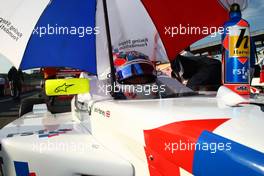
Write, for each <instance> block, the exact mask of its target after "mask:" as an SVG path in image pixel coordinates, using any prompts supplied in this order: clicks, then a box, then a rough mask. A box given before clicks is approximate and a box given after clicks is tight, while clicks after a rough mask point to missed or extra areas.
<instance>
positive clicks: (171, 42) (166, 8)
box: [142, 0, 228, 60]
mask: <svg viewBox="0 0 264 176" xmlns="http://www.w3.org/2000/svg"><path fill="white" fill-rule="evenodd" d="M142 2H143V4H144V5H145V7H146V9H147V11H148V13H149V15H150V16H151V18H152V20H153V22H154V23H155V25H156V27H157V30H158V31H159V34H160V36H161V38H162V41H163V43H164V45H165V48H166V50H167V54H168V56H169V59H170V60H172V59H174V58H175V57H176V56H177V54H178V53H180V52H181V51H182V50H183V49H186V48H187V47H188V46H190V45H191V44H192V43H194V42H195V41H197V40H199V39H202V38H203V37H205V36H207V35H208V33H207V31H206V30H207V29H212V27H214V28H218V27H220V26H222V25H223V23H224V21H226V20H227V19H228V13H227V11H226V9H225V8H224V7H223V6H222V3H220V2H219V1H218V0H195V1H193V0H180V1H175V0H165V1H164V0H155V1H153V0H142ZM209 31H210V30H209Z"/></svg>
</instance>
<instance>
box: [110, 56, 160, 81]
mask: <svg viewBox="0 0 264 176" xmlns="http://www.w3.org/2000/svg"><path fill="white" fill-rule="evenodd" d="M114 59H115V60H114V63H115V67H116V77H117V81H118V83H120V84H149V83H153V82H155V81H156V70H155V67H154V65H153V63H152V62H151V61H150V60H149V59H148V57H147V56H146V55H144V54H142V53H140V52H137V51H131V52H121V53H115V58H114Z"/></svg>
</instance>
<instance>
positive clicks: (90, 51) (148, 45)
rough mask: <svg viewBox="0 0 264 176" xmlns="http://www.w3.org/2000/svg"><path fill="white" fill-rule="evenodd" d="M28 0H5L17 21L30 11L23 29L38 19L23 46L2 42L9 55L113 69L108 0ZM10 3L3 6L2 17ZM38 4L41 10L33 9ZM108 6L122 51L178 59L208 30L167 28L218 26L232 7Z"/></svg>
mask: <svg viewBox="0 0 264 176" xmlns="http://www.w3.org/2000/svg"><path fill="white" fill-rule="evenodd" d="M28 1H29V0H27V1H25V0H24V1H23V0H18V1H16V2H14V3H13V4H11V3H6V2H7V1H5V0H0V2H1V4H6V6H7V7H8V8H9V9H12V10H13V14H10V15H6V16H4V18H5V19H7V20H9V21H11V22H12V24H15V26H17V25H18V23H17V21H18V20H16V17H17V16H19V15H21V14H23V13H25V14H27V18H26V19H25V18H24V19H21V21H22V22H21V23H22V24H21V29H22V28H23V27H24V26H26V29H25V31H26V32H25V33H28V34H30V32H32V31H33V28H34V26H35V23H36V22H37V21H38V22H37V25H36V27H35V30H34V31H33V34H32V35H31V37H30V39H29V36H24V35H23V37H24V38H23V42H22V44H21V45H20V46H16V45H14V44H15V41H14V40H12V42H10V44H9V45H8V46H4V45H0V52H1V53H2V54H3V55H5V56H6V57H7V58H8V59H10V60H11V62H12V63H14V64H15V65H16V66H19V64H20V62H21V59H22V56H23V60H22V62H21V65H20V68H22V69H29V68H36V67H51V66H54V67H58V66H67V67H72V68H78V69H81V70H86V71H88V72H90V73H94V74H96V73H97V74H98V75H99V74H100V73H103V72H104V73H109V71H107V70H109V69H108V68H109V61H108V60H109V58H108V56H109V52H108V49H107V44H108V41H107V38H106V31H107V30H105V24H104V22H105V21H104V20H105V19H104V17H105V16H104V15H103V13H104V10H103V6H102V1H100V0H99V1H96V0H75V1H73V0H67V1H65V0H52V1H50V3H49V1H47V0H46V1H41V2H43V3H41V6H40V5H39V4H40V3H39V4H37V3H33V2H34V1H33V0H32V3H25V2H28ZM143 5H144V6H143ZM21 6H23V8H21V9H22V10H20V11H17V10H16V9H17V8H14V7H21ZM45 6H47V7H46V9H45V11H44V12H43V9H44V8H45ZM8 8H5V9H4V8H2V6H1V8H0V17H1V16H2V14H3V13H4V12H5V11H6V9H8ZM33 8H34V9H38V10H33V11H31V10H29V9H33ZM107 8H108V16H109V19H107V20H109V23H110V34H111V37H112V41H111V42H112V48H113V49H117V50H121V51H128V50H138V51H140V52H143V53H144V54H146V55H148V56H149V57H150V58H151V59H157V58H158V59H164V58H170V59H173V58H174V57H175V56H176V55H177V54H178V53H179V52H180V51H182V50H183V49H184V48H186V47H187V46H189V45H190V44H192V43H193V42H195V41H197V40H198V39H200V38H202V37H204V36H205V35H206V34H191V35H175V36H173V37H172V36H170V35H168V33H167V32H166V30H167V29H168V28H169V27H174V26H175V27H179V26H180V25H182V26H185V25H186V26H195V27H218V26H220V25H222V24H223V23H224V21H225V20H226V19H227V12H226V11H225V9H224V8H223V7H222V6H221V4H220V3H219V2H218V1H217V0H203V1H190V2H189V1H175V0H165V1H164V0H163V1H161V0H155V1H151V0H142V1H140V0H107ZM42 12H43V13H42ZM135 12H137V13H135ZM41 14H42V15H41ZM38 17H39V19H38ZM0 19H1V18H0ZM24 21H31V23H30V24H29V23H26V22H24ZM23 22H24V23H23ZM154 24H155V25H154ZM155 26H156V27H157V28H156V27H155ZM21 29H20V30H21ZM159 36H160V37H159ZM7 37H9V38H10V36H7V34H6V33H4V32H3V31H1V30H0V40H1V42H0V43H1V44H2V43H3V42H4V39H6V38H7ZM160 38H161V39H162V41H163V42H161V40H160ZM10 40H11V39H10ZM28 40H29V42H28ZM163 44H164V45H163ZM26 46H27V47H26ZM164 46H165V48H164ZM3 48H8V49H9V50H12V51H15V50H17V52H16V53H17V54H10V53H12V52H10V51H9V52H7V51H6V50H7V49H3ZM17 48H19V49H17ZM25 48H26V50H25ZM165 49H166V51H167V53H166V52H165ZM110 54H112V53H110ZM167 54H168V55H167ZM105 75H106V74H105Z"/></svg>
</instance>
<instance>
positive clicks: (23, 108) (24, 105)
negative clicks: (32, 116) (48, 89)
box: [18, 98, 46, 117]
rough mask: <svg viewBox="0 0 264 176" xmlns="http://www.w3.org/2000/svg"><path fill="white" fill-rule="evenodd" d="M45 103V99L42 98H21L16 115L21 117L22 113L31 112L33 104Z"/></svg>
mask: <svg viewBox="0 0 264 176" xmlns="http://www.w3.org/2000/svg"><path fill="white" fill-rule="evenodd" d="M43 103H46V101H45V99H42V98H27V99H24V100H22V102H21V105H20V108H19V113H18V116H19V117H21V116H23V115H24V114H26V113H28V112H31V111H32V110H33V106H34V105H35V104H43Z"/></svg>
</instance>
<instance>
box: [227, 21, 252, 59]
mask: <svg viewBox="0 0 264 176" xmlns="http://www.w3.org/2000/svg"><path fill="white" fill-rule="evenodd" d="M231 31H232V32H231V35H230V36H229V57H248V56H249V55H250V38H249V29H248V28H245V27H238V26H235V27H231Z"/></svg>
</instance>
